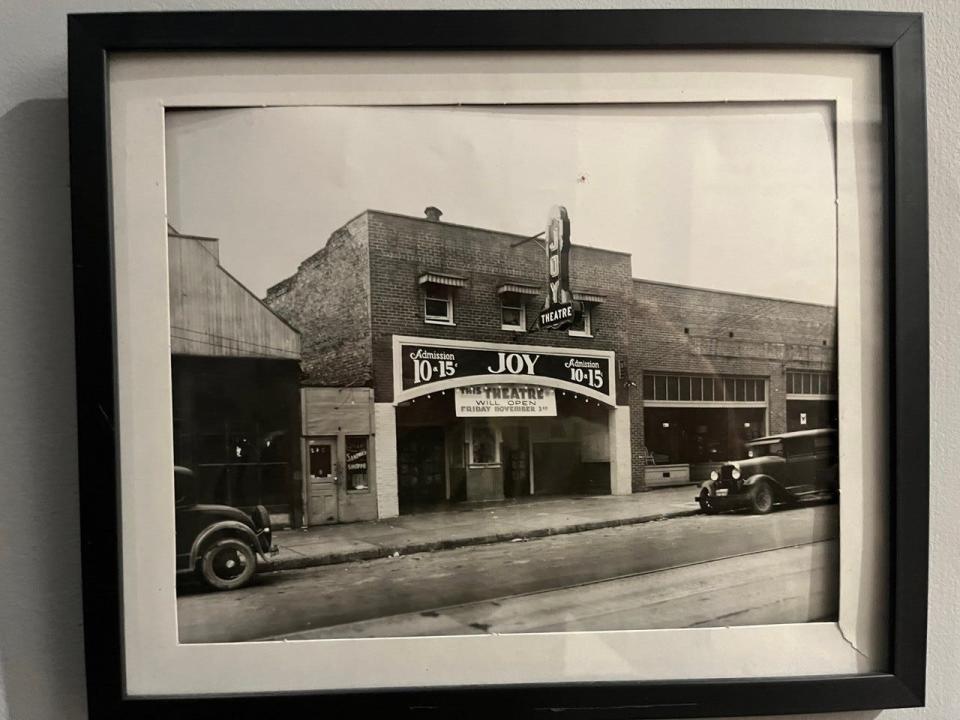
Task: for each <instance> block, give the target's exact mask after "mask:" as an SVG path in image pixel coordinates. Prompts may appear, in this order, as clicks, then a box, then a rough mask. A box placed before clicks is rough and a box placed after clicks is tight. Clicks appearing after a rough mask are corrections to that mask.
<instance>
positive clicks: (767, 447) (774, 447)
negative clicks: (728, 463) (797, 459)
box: [747, 440, 783, 458]
mask: <svg viewBox="0 0 960 720" xmlns="http://www.w3.org/2000/svg"><path fill="white" fill-rule="evenodd" d="M765 455H778V456H779V457H783V443H782V442H780V441H779V440H776V441H774V442H765V443H754V444H753V445H747V457H748V458H754V457H763V456H765Z"/></svg>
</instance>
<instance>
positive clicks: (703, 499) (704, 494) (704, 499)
mask: <svg viewBox="0 0 960 720" xmlns="http://www.w3.org/2000/svg"><path fill="white" fill-rule="evenodd" d="M697 502H698V503H700V509H701V510H702V511H703V512H704V514H706V515H715V514H716V513H717V509H716V508H715V507H713V506H712V505H711V504H710V491H709V490H707V489H706V488H704V489H703V490H701V491H700V495H699V497H697Z"/></svg>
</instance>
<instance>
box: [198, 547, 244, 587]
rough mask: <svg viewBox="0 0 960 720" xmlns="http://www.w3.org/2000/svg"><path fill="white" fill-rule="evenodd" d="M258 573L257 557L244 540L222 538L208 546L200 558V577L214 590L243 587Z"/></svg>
mask: <svg viewBox="0 0 960 720" xmlns="http://www.w3.org/2000/svg"><path fill="white" fill-rule="evenodd" d="M256 572H257V555H256V553H255V552H254V551H253V548H252V547H250V546H249V545H248V544H247V543H245V542H244V541H243V540H240V539H238V538H233V537H225V538H220V539H219V540H214V541H213V542H212V543H211V544H210V545H208V546H207V547H206V548H205V549H204V551H203V554H202V555H201V556H200V577H201V579H202V580H203V582H204V583H205V584H206V585H207V586H209V587H211V588H213V589H214V590H235V589H236V588H240V587H243V586H244V585H246V584H247V583H248V582H250V580H251V579H253V576H254V574H255V573H256Z"/></svg>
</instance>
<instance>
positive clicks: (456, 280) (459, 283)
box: [417, 273, 467, 287]
mask: <svg viewBox="0 0 960 720" xmlns="http://www.w3.org/2000/svg"><path fill="white" fill-rule="evenodd" d="M417 282H418V283H420V284H421V285H426V284H427V283H433V284H434V285H448V286H450V287H466V285H467V279H466V278H464V277H460V276H458V275H440V274H439V273H424V274H423V275H421V276H420V277H419V278H418V279H417Z"/></svg>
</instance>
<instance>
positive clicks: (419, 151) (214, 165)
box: [166, 102, 841, 643]
mask: <svg viewBox="0 0 960 720" xmlns="http://www.w3.org/2000/svg"><path fill="white" fill-rule="evenodd" d="M834 128H835V114H834V110H833V108H832V106H831V105H830V104H828V103H824V102H780V103H747V104H739V105H738V104H733V105H722V104H718V103H695V104H688V105H658V104H647V105H643V104H620V105H605V104H595V105H584V104H570V105H522V104H517V105H505V106H496V107H493V106H460V107H449V106H437V107H375V106H366V107H290V108H282V107H273V108H260V109H253V108H251V109H236V110H197V111H187V110H171V111H168V112H167V114H166V164H167V203H168V208H167V209H168V213H167V219H168V228H167V230H168V232H167V243H168V252H169V289H170V293H169V297H170V348H171V370H172V386H171V387H172V411H173V414H172V417H173V430H174V434H173V440H174V444H173V453H174V463H175V465H176V466H177V469H176V473H177V481H178V490H177V493H176V495H177V499H176V503H177V504H176V543H177V569H178V579H179V584H178V598H177V619H178V626H179V638H180V642H182V643H207V642H218V643H219V642H242V641H257V640H281V639H282V640H308V639H329V638H376V637H396V636H414V637H418V636H445V635H472V634H484V633H486V634H492V635H499V634H503V633H544V632H574V631H610V630H620V631H623V630H646V629H659V628H695V627H712V626H716V627H729V626H741V625H742V626H747V625H769V624H786V623H808V622H834V621H836V620H837V618H838V614H839V591H838V587H839V532H840V522H839V512H838V510H839V506H838V504H837V501H838V498H839V493H840V487H841V485H840V481H841V478H840V476H839V451H838V448H839V442H838V427H839V415H838V408H839V404H838V399H839V398H840V395H839V392H838V373H837V350H838V348H837V332H838V330H837V262H838V255H837V234H838V218H837V212H836V203H837V197H838V187H837V172H838V171H837V162H838V159H837V156H836V139H835V136H834ZM181 485H182V486H183V490H182V491H181V489H179V486H181ZM223 591H226V592H223Z"/></svg>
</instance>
